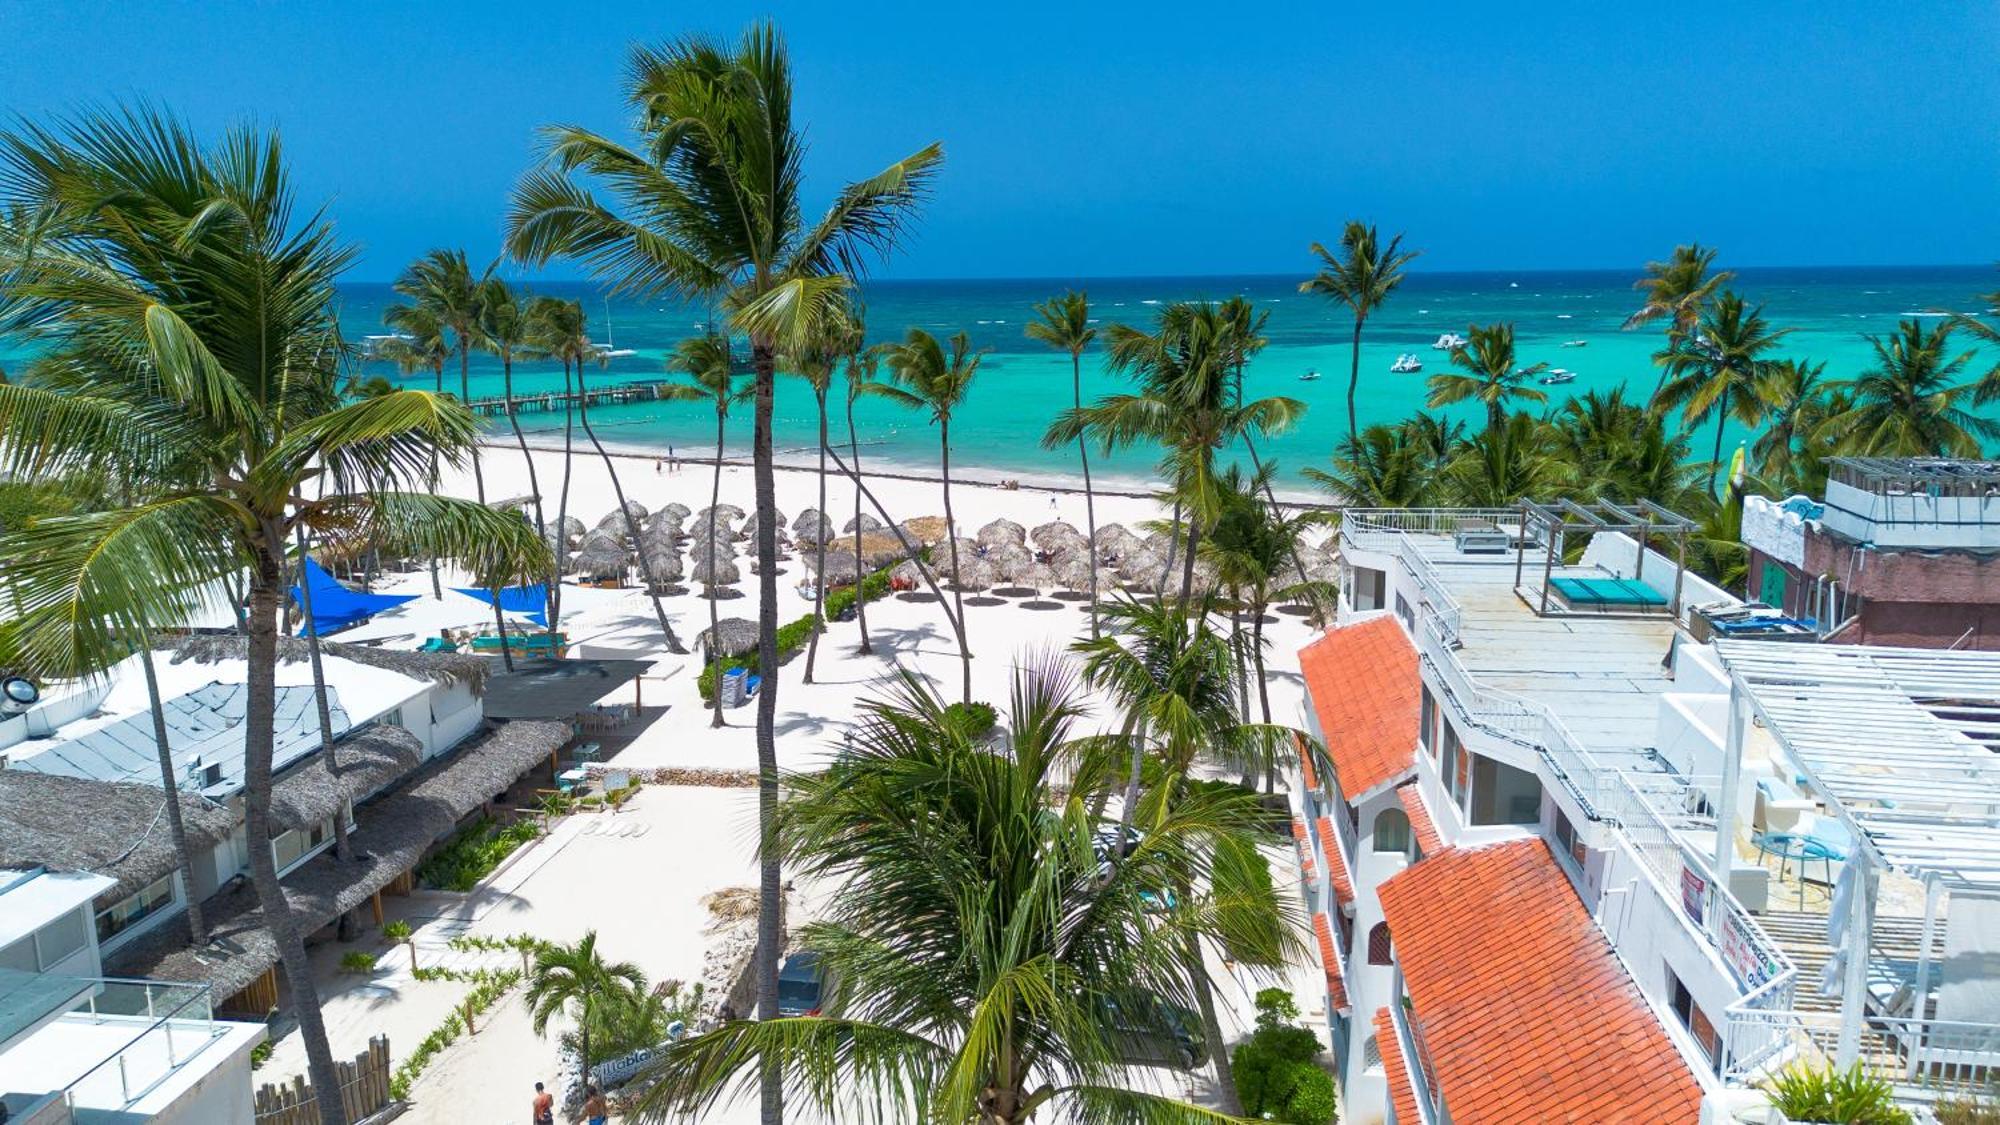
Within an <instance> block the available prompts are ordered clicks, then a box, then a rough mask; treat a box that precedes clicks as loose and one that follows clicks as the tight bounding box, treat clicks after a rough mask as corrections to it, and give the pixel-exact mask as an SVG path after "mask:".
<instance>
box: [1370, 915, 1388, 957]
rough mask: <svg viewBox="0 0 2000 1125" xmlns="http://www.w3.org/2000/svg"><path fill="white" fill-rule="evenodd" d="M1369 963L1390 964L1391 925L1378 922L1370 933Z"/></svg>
mask: <svg viewBox="0 0 2000 1125" xmlns="http://www.w3.org/2000/svg"><path fill="white" fill-rule="evenodd" d="M1368 963H1369V964H1370V965H1387V964H1389V923H1387V922H1377V923H1375V928H1374V929H1372V930H1369V931H1368Z"/></svg>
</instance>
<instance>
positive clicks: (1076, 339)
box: [1027, 290, 1097, 637]
mask: <svg viewBox="0 0 2000 1125" xmlns="http://www.w3.org/2000/svg"><path fill="white" fill-rule="evenodd" d="M1035 316H1036V317H1037V318H1038V319H1035V320H1031V321H1029V322H1028V328H1027V332H1028V338H1029V339H1031V340H1039V341H1041V342H1042V343H1044V344H1047V345H1048V346H1049V347H1052V348H1055V349H1056V350H1057V351H1064V352H1068V353H1069V390H1070V409H1072V410H1077V411H1081V410H1082V409H1083V350H1084V349H1085V348H1088V347H1089V346H1090V342H1091V341H1092V340H1095V339H1097V329H1095V328H1092V327H1091V326H1090V323H1091V322H1090V294H1088V293H1084V292H1080V291H1077V290H1070V291H1069V292H1067V293H1064V294H1063V295H1062V296H1060V297H1050V298H1049V299H1048V300H1046V301H1043V302H1042V303H1041V304H1039V305H1036V306H1035ZM1076 457H1077V461H1078V462H1079V463H1081V464H1082V466H1083V516H1084V520H1085V521H1086V523H1087V524H1088V527H1087V528H1086V529H1085V532H1084V533H1085V534H1086V535H1088V536H1089V537H1090V551H1091V563H1090V635H1091V636H1093V637H1094V636H1097V558H1096V555H1097V497H1096V494H1095V493H1094V492H1092V491H1091V486H1090V447H1089V446H1088V445H1087V444H1086V443H1085V442H1084V440H1083V435H1082V434H1078V435H1077V436H1076Z"/></svg>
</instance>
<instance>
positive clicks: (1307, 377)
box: [1299, 370, 1319, 383]
mask: <svg viewBox="0 0 2000 1125" xmlns="http://www.w3.org/2000/svg"><path fill="white" fill-rule="evenodd" d="M1317 378H1319V372H1318V371H1317V370H1313V371H1308V372H1306V373H1305V374H1303V375H1301V376H1299V382H1301V383H1310V382H1312V381H1313V380H1314V379H1317Z"/></svg>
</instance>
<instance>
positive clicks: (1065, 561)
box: [1051, 554, 1090, 596]
mask: <svg viewBox="0 0 2000 1125" xmlns="http://www.w3.org/2000/svg"><path fill="white" fill-rule="evenodd" d="M1051 570H1053V572H1054V574H1055V580H1056V585H1058V586H1060V587H1062V588H1063V589H1065V590H1068V591H1070V592H1072V593H1077V594H1084V595H1086V596H1088V595H1089V593H1090V558H1089V556H1087V555H1083V554H1068V555H1064V556H1063V557H1061V558H1059V559H1057V560H1056V562H1055V565H1054V566H1053V567H1052V568H1051Z"/></svg>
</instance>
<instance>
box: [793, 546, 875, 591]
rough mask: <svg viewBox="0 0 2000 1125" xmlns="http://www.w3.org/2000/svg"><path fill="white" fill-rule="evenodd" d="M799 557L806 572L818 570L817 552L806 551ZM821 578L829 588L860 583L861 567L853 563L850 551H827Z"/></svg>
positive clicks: (852, 555) (852, 553)
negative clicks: (804, 565) (803, 563)
mask: <svg viewBox="0 0 2000 1125" xmlns="http://www.w3.org/2000/svg"><path fill="white" fill-rule="evenodd" d="M800 557H801V558H802V559H803V560H804V562H805V564H806V569H807V570H816V569H817V568H818V566H819V554H818V552H815V551H808V552H805V553H804V554H803V555H801V556H800ZM821 577H822V578H824V579H825V581H826V583H827V585H829V586H845V585H849V584H852V583H854V582H857V581H860V578H861V566H860V564H858V563H856V562H855V561H854V552H852V551H828V552H827V553H826V570H825V571H824V572H822V573H821Z"/></svg>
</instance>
